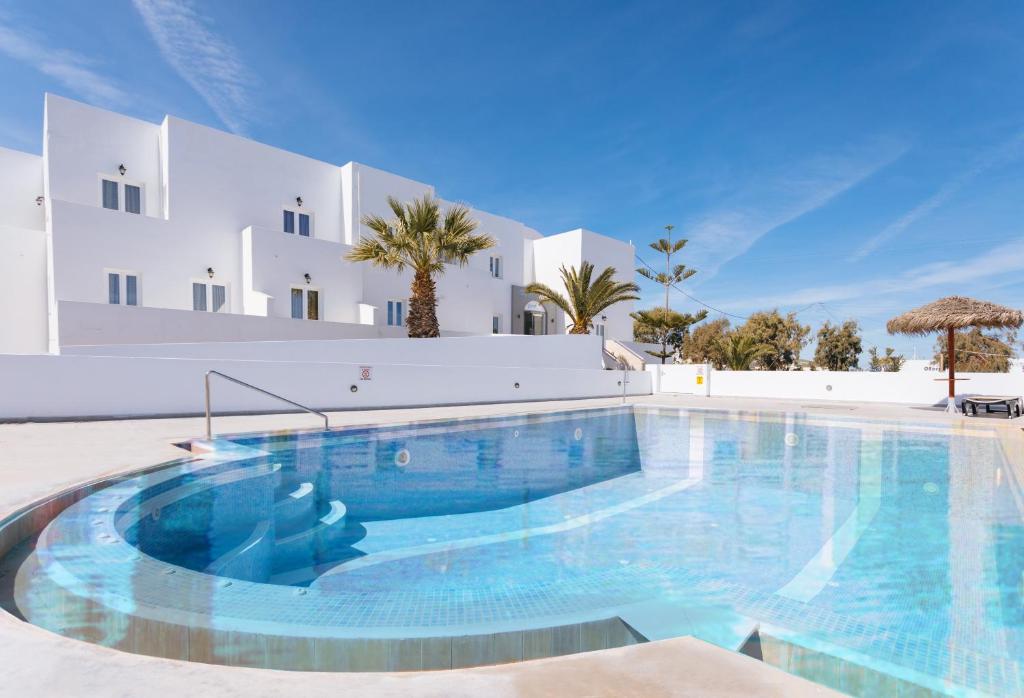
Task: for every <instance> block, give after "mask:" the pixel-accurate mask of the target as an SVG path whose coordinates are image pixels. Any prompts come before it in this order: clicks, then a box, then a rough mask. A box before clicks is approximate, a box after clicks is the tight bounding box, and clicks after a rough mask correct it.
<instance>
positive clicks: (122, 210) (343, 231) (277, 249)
mask: <svg viewBox="0 0 1024 698" xmlns="http://www.w3.org/2000/svg"><path fill="white" fill-rule="evenodd" d="M424 194H432V195H433V194H434V188H433V187H432V186H430V185H428V184H423V183H420V182H416V181H413V180H410V179H406V178H404V177H400V176H398V175H394V174H391V173H388V172H383V171H381V170H377V169H374V168H372V167H368V166H366V165H361V164H358V163H355V162H349V163H348V164H346V165H342V166H340V167H339V166H337V165H332V164H329V163H326V162H320V161H318V160H313V159H311V158H307V157H304V156H302V155H296V154H294V153H289V152H286V151H283V150H279V149H277V148H273V147H270V146H267V145H263V144H260V143H256V142H253V141H251V140H247V139H245V138H241V137H238V136H235V135H231V134H228V133H224V132H222V131H217V130H215V129H211V128H208V127H205V126H200V125H198V124H194V123H190V122H188V121H183V120H181V119H177V118H174V117H170V116H168V117H166V118H164V120H163V122H162V123H160V124H152V123H148V122H145V121H140V120H138V119H134V118H130V117H127V116H123V115H120V114H115V113H112V112H109V111H105V110H102V109H97V108H95V107H91V106H88V105H85V104H81V103H78V102H74V101H71V100H68V99H64V98H61V97H56V96H53V95H47V96H46V99H45V112H44V121H43V154H42V156H38V155H31V154H26V153H21V152H16V151H12V150H7V149H2V148H0V294H2V296H0V297H2V298H3V301H2V302H0V352H3V353H36V352H46V351H49V352H53V353H59V351H60V348H61V347H62V346H71V345H88V344H122V343H158V342H196V341H200V342H201V341H231V340H261V339H324V338H348V337H392V336H394V337H398V336H404V335H405V330H404V328H403V327H402V326H401V325H402V324H403V323H404V315H405V313H406V311H407V307H408V302H407V298H408V295H409V282H410V275H409V273H408V272H406V273H404V274H398V273H396V272H393V271H382V270H377V269H372V268H371V267H370V266H369V265H368V264H356V263H352V262H347V261H345V260H344V259H343V258H344V255H345V254H346V253H347V252H348V251H349V249H350V248H351V245H352V244H353V243H354V242H355V241H356V240H357V239H358V238H359V236H360V235H362V234H365V233H366V232H367V231H366V230H365V228H363V226H361V225H360V223H359V221H360V220H361V218H362V216H364V215H366V214H369V213H376V214H381V215H384V216H388V215H390V210H389V209H388V208H387V205H386V197H387V196H389V195H390V196H394V197H396V198H398V199H400V200H403V201H408V200H410V199H412V198H414V197H419V196H422V195H424ZM442 203H445V202H444V201H443V200H442ZM472 214H473V217H474V218H475V219H476V220H477V221H479V223H480V227H479V230H480V231H481V232H486V233H489V234H490V235H492V236H493V237H494V238H495V239H496V240H497V246H496V247H495V248H494V249H492V250H489V251H487V252H483V253H480V254H478V255H476V256H474V257H473V259H472V260H471V261H470V263H469V265H468V266H467V267H465V268H462V269H460V268H457V267H451V268H449V270H448V271H447V273H446V274H444V275H443V276H442V277H441V278H440V279H439V283H438V296H439V307H438V317H439V320H440V325H441V330H442V332H443V333H447V334H487V333H492V332H498V333H513V334H524V333H525V334H545V333H547V334H551V333H556V332H557V333H561V332H564V331H565V324H566V322H565V319H564V317H563V316H562V314H561V313H560V312H555V311H553V310H548V309H545V308H542V307H538V305H537V304H536V303H535V302H532V301H531V299H529V298H527V297H526V296H525V295H524V294H523V292H522V288H523V287H524V286H525V285H526V284H528V283H530V282H532V281H535V280H536V281H541V282H544V283H547V284H549V285H551V286H552V287H555V288H558V289H560V290H561V280H560V278H559V276H558V268H559V266H561V265H562V264H565V265H575V266H579V264H580V262H581V261H582V260H587V261H590V262H592V263H594V264H595V265H596V266H597V267H598V268H599V269H600V268H603V267H605V266H613V267H615V269H616V270H617V271H618V275H619V277H620V278H621V279H622V280H629V279H632V278H633V247H632V245H629V244H627V243H624V242H622V241H619V240H616V239H613V238H609V237H605V236H602V235H598V234H596V233H592V232H590V231H587V230H582V229H580V230H573V231H569V232H565V233H561V234H559V235H552V236H549V237H544V236H542V235H541V234H540V233H538V232H537V231H536V230H533V229H531V228H529V227H527V226H525V225H524V224H522V223H519V222H518V221H514V220H511V219H508V218H503V217H501V216H497V215H494V214H490V213H486V212H484V211H478V210H472ZM631 311H632V307H631V304H628V303H623V304H620V305H617V306H614V307H613V308H611V309H609V310H608V311H607V314H606V316H605V317H603V318H602V320H601V322H600V325H599V326H598V327H597V328H596V329H597V331H598V333H605V334H607V336H609V337H623V338H628V337H630V336H631V334H632V324H631V321H630V319H629V313H630V312H631Z"/></svg>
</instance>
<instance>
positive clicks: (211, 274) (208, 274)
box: [206, 267, 213, 279]
mask: <svg viewBox="0 0 1024 698" xmlns="http://www.w3.org/2000/svg"><path fill="white" fill-rule="evenodd" d="M206 275H207V276H209V277H210V278H211V279H212V278H213V267H206Z"/></svg>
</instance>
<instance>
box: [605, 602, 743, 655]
mask: <svg viewBox="0 0 1024 698" xmlns="http://www.w3.org/2000/svg"><path fill="white" fill-rule="evenodd" d="M617 615H618V617H619V618H620V619H622V622H624V623H625V624H626V625H628V626H629V627H630V628H632V629H633V630H634V631H635V632H637V633H638V634H640V635H642V636H643V637H644V638H646V639H647V640H649V641H652V642H653V641H655V640H667V639H669V638H672V637H681V636H685V635H692V636H693V637H696V638H699V639H701V640H704V641H705V642H710V643H711V644H713V645H718V646H719V647H724V648H725V649H728V650H739V649H741V648H743V647H744V646H746V645H748V643H749V642H750V640H751V637H752V636H754V635H755V634H756V633H757V628H758V624H757V621H755V620H754V619H753V618H748V617H747V616H744V615H741V614H739V613H736V612H735V611H734V610H732V609H731V608H729V607H726V606H692V605H686V604H681V603H677V602H672V601H661V600H653V601H641V602H640V603H635V604H630V605H629V606H623V607H621V608H619V609H618V611H617Z"/></svg>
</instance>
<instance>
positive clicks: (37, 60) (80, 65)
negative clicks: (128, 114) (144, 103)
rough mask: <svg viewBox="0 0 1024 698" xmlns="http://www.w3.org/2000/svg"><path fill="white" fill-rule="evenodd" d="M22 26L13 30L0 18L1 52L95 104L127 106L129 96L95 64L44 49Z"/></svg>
mask: <svg viewBox="0 0 1024 698" xmlns="http://www.w3.org/2000/svg"><path fill="white" fill-rule="evenodd" d="M22 24H23V23H19V25H18V26H17V27H15V26H13V23H12V22H10V21H8V20H7V19H6V18H4V17H0V53H4V54H6V55H8V56H10V57H11V58H13V59H15V60H17V61H21V62H22V63H26V64H28V65H30V66H32V67H33V68H34V69H36V70H38V71H39V72H40V73H42V74H44V75H48V76H50V77H51V78H53V79H54V80H56V81H57V82H59V83H60V84H61V85H63V86H64V87H65V88H66V89H68V90H69V91H71V92H73V93H75V94H77V95H79V96H81V97H84V98H85V99H87V100H88V101H90V102H92V103H94V104H100V105H103V106H110V107H116V106H123V105H125V104H127V103H128V101H129V100H128V94H127V93H126V92H125V91H124V90H122V89H121V88H120V87H119V86H118V85H117V83H116V82H114V81H113V80H111V79H110V78H108V77H106V76H105V75H102V74H101V73H99V72H98V71H97V70H96V62H95V61H93V60H92V59H89V58H87V57H85V56H83V55H81V54H78V53H75V52H74V51H68V50H64V49H57V48H53V47H51V46H47V45H46V43H45V42H44V41H43V40H42V39H40V38H39V37H38V36H35V35H33V33H32V32H31V31H29V30H27V29H26V28H25V27H24V26H22Z"/></svg>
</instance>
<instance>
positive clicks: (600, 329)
mask: <svg viewBox="0 0 1024 698" xmlns="http://www.w3.org/2000/svg"><path fill="white" fill-rule="evenodd" d="M594 334H596V335H597V336H598V337H602V338H603V337H604V325H602V324H600V323H597V322H595V323H594Z"/></svg>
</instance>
